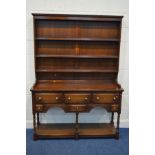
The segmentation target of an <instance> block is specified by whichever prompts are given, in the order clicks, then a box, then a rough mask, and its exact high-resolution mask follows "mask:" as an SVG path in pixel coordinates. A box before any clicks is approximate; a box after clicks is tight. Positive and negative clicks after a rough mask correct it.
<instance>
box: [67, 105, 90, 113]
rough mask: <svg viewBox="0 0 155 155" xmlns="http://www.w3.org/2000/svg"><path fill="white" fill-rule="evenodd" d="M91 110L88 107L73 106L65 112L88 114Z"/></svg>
mask: <svg viewBox="0 0 155 155" xmlns="http://www.w3.org/2000/svg"><path fill="white" fill-rule="evenodd" d="M88 110H89V108H88V106H85V105H84V106H82V105H72V106H66V108H65V111H66V112H87V111H88Z"/></svg>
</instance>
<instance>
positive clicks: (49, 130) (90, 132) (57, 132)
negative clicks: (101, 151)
mask: <svg viewBox="0 0 155 155" xmlns="http://www.w3.org/2000/svg"><path fill="white" fill-rule="evenodd" d="M78 131H79V134H78V135H79V136H80V137H85V136H90V137H106V136H108V137H109V136H115V135H116V128H115V127H114V125H113V124H109V123H102V124H101V123H79V130H78ZM35 134H36V135H37V136H38V137H39V136H40V138H41V137H42V136H43V137H44V138H46V137H47V138H49V137H50V138H59V137H61V138H62V137H74V136H75V124H41V125H38V126H37V128H36V132H35Z"/></svg>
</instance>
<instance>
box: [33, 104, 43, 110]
mask: <svg viewBox="0 0 155 155" xmlns="http://www.w3.org/2000/svg"><path fill="white" fill-rule="evenodd" d="M35 111H36V112H43V111H44V106H43V105H42V104H36V105H35Z"/></svg>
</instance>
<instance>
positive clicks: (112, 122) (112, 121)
mask: <svg viewBox="0 0 155 155" xmlns="http://www.w3.org/2000/svg"><path fill="white" fill-rule="evenodd" d="M110 123H111V124H114V112H112V114H111V122H110Z"/></svg>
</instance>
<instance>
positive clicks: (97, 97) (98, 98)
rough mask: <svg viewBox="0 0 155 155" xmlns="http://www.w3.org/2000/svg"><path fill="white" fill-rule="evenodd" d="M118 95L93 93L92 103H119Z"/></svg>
mask: <svg viewBox="0 0 155 155" xmlns="http://www.w3.org/2000/svg"><path fill="white" fill-rule="evenodd" d="M119 102H120V95H119V94H102V93H95V94H94V95H93V103H96V104H102V103H119Z"/></svg>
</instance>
